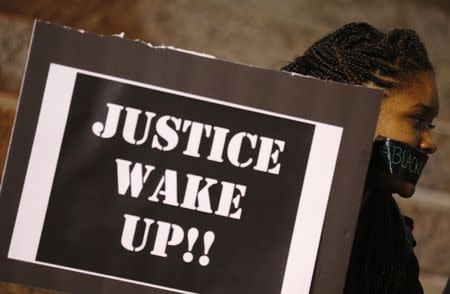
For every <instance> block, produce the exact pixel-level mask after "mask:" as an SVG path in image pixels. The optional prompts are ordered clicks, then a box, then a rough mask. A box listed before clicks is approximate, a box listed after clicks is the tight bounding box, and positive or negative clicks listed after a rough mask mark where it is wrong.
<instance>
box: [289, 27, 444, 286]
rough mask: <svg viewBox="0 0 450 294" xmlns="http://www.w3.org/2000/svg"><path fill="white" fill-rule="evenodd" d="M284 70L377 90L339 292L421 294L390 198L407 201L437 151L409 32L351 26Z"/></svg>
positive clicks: (433, 107)
mask: <svg viewBox="0 0 450 294" xmlns="http://www.w3.org/2000/svg"><path fill="white" fill-rule="evenodd" d="M283 70H286V71H291V72H296V73H299V74H304V75H309V76H314V77H317V78H321V79H325V80H331V81H337V82H344V83H348V84H354V85H365V86H368V87H372V88H379V89H382V90H383V92H384V97H383V98H382V104H381V108H380V114H379V118H378V122H377V126H376V132H375V134H374V149H373V155H372V160H371V164H370V167H369V173H368V177H367V180H366V186H365V191H364V197H363V201H362V207H361V212H360V215H359V220H358V227H357V231H356V235H355V240H354V243H353V249H352V255H351V260H350V265H349V269H348V272H347V281H346V286H345V291H344V293H357V294H364V293H376V294H379V293H389V294H397V293H408V294H415V293H423V290H422V287H421V285H420V282H419V280H418V275H419V266H418V263H417V258H416V256H415V255H414V252H413V248H414V246H415V240H414V238H413V236H412V233H411V231H412V229H413V222H412V220H411V219H410V218H408V217H405V216H402V215H401V213H400V212H399V209H398V206H397V204H396V203H395V201H394V199H393V197H392V194H393V193H397V194H399V195H400V196H402V197H411V196H412V195H413V194H414V191H415V184H416V182H417V179H418V177H419V175H420V173H421V171H422V169H423V165H424V164H425V162H426V158H427V155H429V154H432V153H434V152H435V151H436V149H437V147H436V143H435V142H434V140H433V138H432V133H431V130H432V129H433V128H434V125H433V123H432V122H433V119H434V117H435V116H436V115H437V113H438V108H439V102H438V95H437V90H436V80H435V75H434V71H433V67H432V65H431V63H430V61H429V59H428V56H427V52H426V50H425V48H424V45H423V44H422V42H421V41H420V40H419V38H418V36H417V34H416V33H415V32H414V31H411V30H405V29H396V30H393V31H391V32H389V33H382V32H381V31H379V30H377V29H375V28H374V27H372V26H370V25H368V24H366V23H351V24H348V25H345V26H343V27H342V28H340V29H338V30H337V31H335V32H333V33H331V34H329V35H327V36H325V37H324V38H322V39H320V40H319V41H317V42H316V43H314V44H313V45H312V46H311V47H309V48H308V50H307V51H306V52H305V53H304V55H303V56H300V57H297V58H296V59H295V60H294V61H293V62H292V63H290V64H288V65H287V66H285V67H284V68H283ZM354 111H358V110H357V109H355V110H354ZM398 148H400V149H398ZM393 150H394V151H393ZM395 150H396V151H395ZM399 150H403V151H404V152H403V151H402V153H401V152H400V151H399ZM396 152H397V153H396ZM405 154H408V156H406V157H405ZM405 158H406V159H405ZM414 160H415V161H414Z"/></svg>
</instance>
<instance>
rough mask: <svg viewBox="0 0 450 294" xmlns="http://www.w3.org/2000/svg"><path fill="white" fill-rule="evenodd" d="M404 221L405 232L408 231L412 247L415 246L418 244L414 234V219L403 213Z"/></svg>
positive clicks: (407, 236) (407, 235)
mask: <svg viewBox="0 0 450 294" xmlns="http://www.w3.org/2000/svg"><path fill="white" fill-rule="evenodd" d="M401 217H402V219H403V222H404V223H405V233H406V238H407V240H408V243H409V245H410V246H411V247H413V248H414V247H415V246H416V244H417V243H416V239H415V238H414V235H413V230H414V220H413V219H412V218H411V217H409V216H407V215H403V214H402V215H401Z"/></svg>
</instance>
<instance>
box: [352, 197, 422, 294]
mask: <svg viewBox="0 0 450 294" xmlns="http://www.w3.org/2000/svg"><path fill="white" fill-rule="evenodd" d="M412 230H413V221H412V219H411V218H409V217H406V216H403V215H402V214H401V213H400V211H399V209H398V206H397V204H396V202H395V200H394V199H393V197H392V195H384V194H373V195H371V196H370V197H369V199H368V201H367V204H366V205H365V207H364V208H363V209H362V210H361V212H360V215H359V220H358V227H357V230H356V234H355V240H354V242H353V249H352V254H351V259H350V264H349V269H348V272H347V281H346V286H345V290H344V293H345V294H406V293H407V294H423V289H422V286H421V285H420V282H419V265H418V262H417V258H416V256H415V254H414V247H415V245H416V241H415V240H414V237H413V235H412Z"/></svg>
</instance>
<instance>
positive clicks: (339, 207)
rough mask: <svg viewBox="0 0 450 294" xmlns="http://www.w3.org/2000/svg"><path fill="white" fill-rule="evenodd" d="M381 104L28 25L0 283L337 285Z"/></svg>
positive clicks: (211, 289)
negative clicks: (29, 37) (29, 33)
mask: <svg viewBox="0 0 450 294" xmlns="http://www.w3.org/2000/svg"><path fill="white" fill-rule="evenodd" d="M378 97H379V93H378V92H376V91H374V90H369V89H365V88H362V87H350V86H347V85H341V84H336V83H328V82H323V81H319V80H316V79H312V78H307V77H301V76H298V75H295V76H292V75H291V74H288V73H284V72H278V71H271V70H263V69H257V68H252V67H248V66H243V65H238V64H233V63H227V62H223V61H219V60H214V59H211V58H207V57H203V56H198V55H195V54H190V53H185V52H181V51H177V50H173V49H166V48H158V47H151V46H149V45H147V44H144V43H141V42H133V41H129V40H125V39H122V38H120V37H99V36H96V35H94V34H86V33H81V32H78V31H74V30H69V29H66V28H62V27H58V26H55V25H51V24H46V23H41V22H37V23H36V25H35V28H34V33H33V39H32V44H31V50H30V54H29V59H28V65H27V69H26V74H25V79H24V84H23V88H22V92H21V99H20V104H19V109H18V113H17V119H16V124H15V127H14V134H13V139H12V143H11V147H10V152H9V156H8V162H7V167H6V170H5V176H4V180H3V185H2V191H1V197H0V204H1V205H0V215H1V219H0V225H1V232H2V236H1V244H0V245H1V247H0V250H1V251H0V252H1V254H2V255H1V265H0V278H2V279H4V280H8V281H15V282H22V283H27V284H31V285H37V286H40V287H48V288H55V289H60V290H65V291H69V292H83V293H88V292H89V293H125V292H133V293H144V292H145V293H213V294H216V293H274V294H275V293H286V294H290V293H340V291H341V289H342V285H343V281H344V278H345V270H346V265H347V264H346V263H347V261H348V256H349V252H350V249H351V241H352V238H351V236H350V237H349V233H348V232H349V231H350V232H353V230H354V226H355V221H356V215H357V212H358V205H359V201H360V194H361V192H362V187H363V182H364V174H365V171H366V169H367V163H368V160H369V155H370V149H371V137H372V134H373V128H374V124H375V120H376V117H377V110H378V105H379V99H377V98H378ZM355 110H357V111H355ZM349 172H351V173H349ZM333 200H334V201H333ZM327 207H328V210H327ZM326 212H327V214H326ZM324 220H326V221H325V226H324ZM344 232H345V234H344ZM350 235H351V234H350ZM321 239H322V241H321V250H320V252H319V255H317V253H318V248H319V242H320V240H321ZM336 272H339V274H335V273H336ZM314 273H315V274H314ZM313 274H314V279H313ZM311 281H313V286H312V287H311ZM322 282H326V283H327V285H328V286H327V285H323V284H320V283H322ZM330 285H331V286H333V287H334V288H331V289H333V290H331V291H330V290H329V289H330V288H327V287H330Z"/></svg>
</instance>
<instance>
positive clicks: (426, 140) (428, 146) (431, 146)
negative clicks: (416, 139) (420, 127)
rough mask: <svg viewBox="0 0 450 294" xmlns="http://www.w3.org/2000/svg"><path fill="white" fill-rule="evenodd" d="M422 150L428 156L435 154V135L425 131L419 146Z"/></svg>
mask: <svg viewBox="0 0 450 294" xmlns="http://www.w3.org/2000/svg"><path fill="white" fill-rule="evenodd" d="M419 148H420V150H422V151H423V152H425V153H427V154H433V153H434V152H436V150H437V145H436V142H435V141H434V138H433V135H432V134H431V132H430V131H429V130H428V131H425V132H423V134H422V139H421V141H420V144H419Z"/></svg>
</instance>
